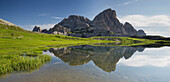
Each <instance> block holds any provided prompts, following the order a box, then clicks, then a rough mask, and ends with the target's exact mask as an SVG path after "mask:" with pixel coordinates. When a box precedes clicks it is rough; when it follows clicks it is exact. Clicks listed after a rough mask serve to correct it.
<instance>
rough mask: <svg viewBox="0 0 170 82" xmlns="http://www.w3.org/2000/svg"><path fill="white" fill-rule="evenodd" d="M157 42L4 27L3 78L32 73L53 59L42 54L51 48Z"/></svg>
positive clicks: (0, 32)
mask: <svg viewBox="0 0 170 82" xmlns="http://www.w3.org/2000/svg"><path fill="white" fill-rule="evenodd" d="M156 42H157V41H155V40H147V39H137V38H129V37H92V38H78V37H71V36H62V35H53V34H43V33H36V32H30V31H26V30H23V29H22V28H20V27H15V26H7V25H2V24H0V75H4V74H6V73H12V72H21V71H32V70H35V69H38V68H40V67H41V66H42V65H44V64H45V63H46V62H48V61H50V60H51V57H50V56H48V55H42V53H43V50H48V49H49V48H51V47H63V46H64V47H67V46H76V45H94V46H99V43H100V44H106V43H109V44H112V45H110V46H133V45H142V44H153V43H156ZM119 43H121V44H119Z"/></svg>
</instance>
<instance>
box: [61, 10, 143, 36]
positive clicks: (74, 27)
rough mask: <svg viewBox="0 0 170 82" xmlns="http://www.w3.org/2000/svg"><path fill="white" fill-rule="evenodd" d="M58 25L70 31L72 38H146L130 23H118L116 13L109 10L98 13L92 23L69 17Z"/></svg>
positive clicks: (79, 17) (73, 16)
mask: <svg viewBox="0 0 170 82" xmlns="http://www.w3.org/2000/svg"><path fill="white" fill-rule="evenodd" d="M58 24H59V25H62V26H64V27H66V28H69V29H71V31H72V33H73V34H71V35H72V36H85V37H90V36H114V35H121V36H146V34H145V32H144V31H143V30H139V31H137V30H136V29H134V27H133V26H132V25H131V24H130V23H128V22H126V23H125V24H124V25H123V24H122V23H120V22H119V20H118V19H117V15H116V11H115V10H111V9H106V10H104V11H103V12H101V13H99V14H98V15H97V16H96V17H95V18H94V19H93V20H92V21H90V20H89V19H87V18H85V17H83V16H77V15H71V16H69V17H68V19H66V18H65V19H63V20H62V21H61V22H60V23H58Z"/></svg>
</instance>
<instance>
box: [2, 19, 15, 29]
mask: <svg viewBox="0 0 170 82" xmlns="http://www.w3.org/2000/svg"><path fill="white" fill-rule="evenodd" d="M0 24H4V25H8V26H16V27H18V26H17V25H15V24H13V23H10V22H8V21H6V20H3V19H0Z"/></svg>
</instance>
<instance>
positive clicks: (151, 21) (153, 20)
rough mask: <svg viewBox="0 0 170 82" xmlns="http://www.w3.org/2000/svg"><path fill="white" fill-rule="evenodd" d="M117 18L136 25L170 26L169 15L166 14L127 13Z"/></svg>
mask: <svg viewBox="0 0 170 82" xmlns="http://www.w3.org/2000/svg"><path fill="white" fill-rule="evenodd" d="M119 18H120V20H121V22H123V23H124V22H130V23H131V24H133V25H134V26H137V27H148V26H170V16H167V15H155V16H144V15H127V16H123V17H119Z"/></svg>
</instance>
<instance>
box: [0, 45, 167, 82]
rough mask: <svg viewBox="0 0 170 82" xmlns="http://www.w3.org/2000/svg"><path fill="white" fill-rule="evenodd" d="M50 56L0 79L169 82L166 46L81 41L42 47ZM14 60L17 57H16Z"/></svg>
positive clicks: (6, 81)
mask: <svg viewBox="0 0 170 82" xmlns="http://www.w3.org/2000/svg"><path fill="white" fill-rule="evenodd" d="M43 54H48V55H50V56H51V57H52V60H51V61H50V62H48V63H46V64H45V65H43V66H42V67H41V68H40V69H37V70H34V71H32V72H14V73H12V74H6V75H4V76H1V77H0V82H168V81H170V78H169V76H170V47H168V46H164V45H161V46H155V45H149V46H147V45H145V46H109V45H101V46H91V45H80V46H70V47H60V48H50V49H49V50H44V51H43ZM16 61H17V60H16Z"/></svg>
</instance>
